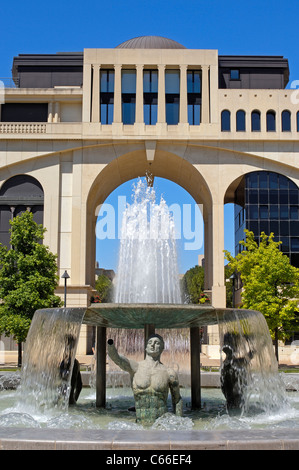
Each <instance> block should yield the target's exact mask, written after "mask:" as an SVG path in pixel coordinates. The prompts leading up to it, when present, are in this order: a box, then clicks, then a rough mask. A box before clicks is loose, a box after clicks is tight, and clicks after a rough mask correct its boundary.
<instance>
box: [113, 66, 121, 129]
mask: <svg viewBox="0 0 299 470" xmlns="http://www.w3.org/2000/svg"><path fill="white" fill-rule="evenodd" d="M114 74H115V75H114V110H113V123H121V122H122V110H121V65H120V64H116V65H114Z"/></svg>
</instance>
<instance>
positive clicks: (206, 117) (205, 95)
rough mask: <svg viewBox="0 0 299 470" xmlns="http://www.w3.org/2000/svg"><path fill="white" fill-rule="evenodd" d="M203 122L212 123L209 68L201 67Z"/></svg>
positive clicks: (206, 66)
mask: <svg viewBox="0 0 299 470" xmlns="http://www.w3.org/2000/svg"><path fill="white" fill-rule="evenodd" d="M201 71H202V72H201V81H202V84H201V122H202V123H209V122H210V96H209V66H208V65H202V66H201Z"/></svg>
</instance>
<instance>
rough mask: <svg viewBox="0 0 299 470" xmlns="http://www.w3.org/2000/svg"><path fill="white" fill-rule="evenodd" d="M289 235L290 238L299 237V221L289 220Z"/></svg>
mask: <svg viewBox="0 0 299 470" xmlns="http://www.w3.org/2000/svg"><path fill="white" fill-rule="evenodd" d="M290 235H291V236H294V235H295V236H298V235H299V221H298V220H291V221H290Z"/></svg>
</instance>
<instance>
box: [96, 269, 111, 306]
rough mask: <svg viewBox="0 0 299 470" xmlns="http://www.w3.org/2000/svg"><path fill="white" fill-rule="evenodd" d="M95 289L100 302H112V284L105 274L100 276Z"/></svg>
mask: <svg viewBox="0 0 299 470" xmlns="http://www.w3.org/2000/svg"><path fill="white" fill-rule="evenodd" d="M95 288H96V290H97V292H98V294H99V295H98V297H99V301H100V302H110V301H111V291H112V282H111V281H110V279H109V278H108V277H107V276H105V274H100V275H99V276H98V278H97V280H96V284H95Z"/></svg>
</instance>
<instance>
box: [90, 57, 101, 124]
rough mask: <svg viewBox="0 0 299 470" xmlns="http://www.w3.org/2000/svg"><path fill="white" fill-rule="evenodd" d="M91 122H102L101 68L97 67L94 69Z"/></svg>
mask: <svg viewBox="0 0 299 470" xmlns="http://www.w3.org/2000/svg"><path fill="white" fill-rule="evenodd" d="M91 120H92V122H100V67H99V66H97V65H95V66H94V67H93V80H92V106H91Z"/></svg>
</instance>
